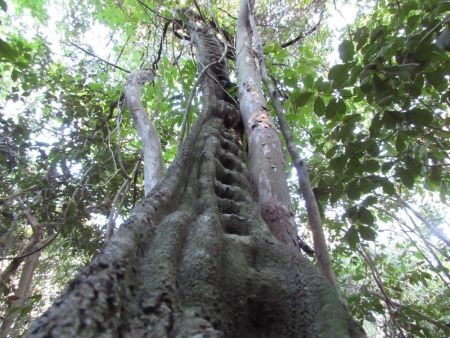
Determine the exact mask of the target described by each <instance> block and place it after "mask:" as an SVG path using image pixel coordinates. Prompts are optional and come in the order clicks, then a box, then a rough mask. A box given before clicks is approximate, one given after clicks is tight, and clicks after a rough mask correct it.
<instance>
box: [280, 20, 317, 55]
mask: <svg viewBox="0 0 450 338" xmlns="http://www.w3.org/2000/svg"><path fill="white" fill-rule="evenodd" d="M322 17H323V12H320V18H319V21H318V22H317V23H316V24H315V25H314V26H313V27H311V28H310V29H309V30H308V31H306V32H305V33H301V34H300V35H298V36H297V37H295V38H294V39H292V40H289V41H288V42H285V43H283V44H282V45H281V48H286V47H289V46H291V45H293V44H294V43H296V42H298V41H300V40H303V39H304V38H306V37H307V36H308V35H311V34H312V33H314V31H316V30H317V28H319V26H320V23H321V21H322Z"/></svg>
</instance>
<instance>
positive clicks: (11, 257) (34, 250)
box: [0, 232, 59, 261]
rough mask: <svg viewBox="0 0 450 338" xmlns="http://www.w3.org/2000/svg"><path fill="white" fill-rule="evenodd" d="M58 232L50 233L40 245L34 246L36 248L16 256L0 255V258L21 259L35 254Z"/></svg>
mask: <svg viewBox="0 0 450 338" xmlns="http://www.w3.org/2000/svg"><path fill="white" fill-rule="evenodd" d="M58 234H59V232H55V233H54V234H53V235H51V236H50V237H49V238H48V239H47V240H46V241H43V244H42V245H40V246H39V247H38V248H36V249H33V250H32V251H30V252H27V253H23V254H20V255H18V256H6V257H0V260H1V261H3V260H14V259H23V258H26V257H28V256H31V255H33V254H35V253H36V252H38V251H41V250H43V249H45V248H46V247H47V246H49V245H50V244H51V243H52V242H53V241H54V240H55V238H56V237H57V236H58ZM24 251H25V250H24Z"/></svg>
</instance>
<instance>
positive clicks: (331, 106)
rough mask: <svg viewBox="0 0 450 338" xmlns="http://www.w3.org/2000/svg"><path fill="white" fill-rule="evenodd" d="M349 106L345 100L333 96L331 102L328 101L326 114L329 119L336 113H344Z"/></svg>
mask: <svg viewBox="0 0 450 338" xmlns="http://www.w3.org/2000/svg"><path fill="white" fill-rule="evenodd" d="M346 109H347V106H346V105H345V102H344V101H341V100H339V101H337V100H336V99H335V98H332V99H331V100H330V102H328V105H327V108H326V111H325V116H326V118H327V119H331V118H333V117H334V116H335V115H336V114H339V115H340V114H344V113H345V110H346Z"/></svg>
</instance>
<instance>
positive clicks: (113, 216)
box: [105, 158, 141, 242]
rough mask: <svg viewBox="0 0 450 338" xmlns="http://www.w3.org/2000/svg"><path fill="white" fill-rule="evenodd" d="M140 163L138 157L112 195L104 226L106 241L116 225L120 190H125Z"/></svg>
mask: <svg viewBox="0 0 450 338" xmlns="http://www.w3.org/2000/svg"><path fill="white" fill-rule="evenodd" d="M140 164H141V159H140V158H139V159H138V160H137V161H136V165H135V166H134V168H133V171H132V172H131V175H127V178H126V179H125V180H124V181H123V183H122V185H121V186H120V188H119V190H117V192H116V195H115V196H114V199H113V202H112V205H111V212H110V213H109V217H108V225H107V228H106V240H105V241H106V242H109V240H110V239H111V237H112V236H113V235H114V227H115V225H116V218H117V212H118V211H117V202H118V201H119V198H120V196H121V195H122V192H123V191H125V190H126V189H127V187H128V185H129V184H130V181H131V179H132V177H133V176H134V175H135V173H136V171H137V170H138V168H139V165H140Z"/></svg>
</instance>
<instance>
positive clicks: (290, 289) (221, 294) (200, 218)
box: [26, 16, 356, 338]
mask: <svg viewBox="0 0 450 338" xmlns="http://www.w3.org/2000/svg"><path fill="white" fill-rule="evenodd" d="M188 17H190V19H191V20H194V21H195V20H196V19H195V17H193V16H188ZM193 23H195V22H191V24H189V27H190V30H191V39H192V40H193V41H195V43H196V46H197V53H198V57H199V63H200V64H202V65H203V66H205V65H208V64H210V63H211V62H214V60H216V61H217V60H219V58H220V57H221V55H222V51H223V50H222V49H221V43H220V42H219V41H218V40H217V38H216V37H215V36H214V34H213V33H212V32H211V30H210V29H209V28H208V27H207V26H206V25H204V24H202V23H201V22H199V21H197V23H195V24H193ZM207 74H208V76H205V77H204V78H203V79H202V89H203V99H204V102H205V104H203V106H202V107H203V111H202V114H201V116H200V118H199V119H198V121H197V122H196V123H195V125H194V127H193V129H192V131H191V133H190V135H189V136H188V138H187V139H186V141H185V143H184V144H183V146H182V149H181V150H180V152H179V154H178V155H177V158H176V159H175V161H174V163H173V164H172V165H171V166H170V168H169V169H168V172H167V174H166V175H165V176H164V177H163V179H162V180H161V182H160V183H158V184H157V185H156V186H155V188H154V189H153V190H152V191H151V192H150V194H148V195H147V196H146V197H145V198H144V199H143V201H142V202H141V203H140V204H139V205H138V206H137V207H136V208H135V209H134V211H133V213H132V215H131V217H130V219H129V220H128V221H127V222H125V223H124V224H123V225H122V226H121V227H120V229H119V231H118V232H117V233H116V235H115V236H114V237H113V238H112V239H111V241H110V242H109V243H108V244H107V246H106V247H105V249H104V251H103V252H101V253H100V254H99V255H98V256H97V257H95V259H94V260H93V262H92V263H91V264H90V265H89V266H88V267H86V268H85V269H84V270H83V271H81V273H80V274H79V275H78V276H77V277H76V278H75V279H74V280H73V281H72V282H71V283H70V285H69V286H68V288H67V289H66V290H65V292H64V293H63V294H62V295H61V297H60V298H59V299H58V300H57V301H56V302H55V303H54V304H53V306H52V307H51V308H50V309H49V310H48V311H47V312H46V313H45V314H44V315H43V316H42V317H41V318H39V319H37V320H36V321H35V322H34V324H33V325H32V327H31V328H30V330H29V331H28V333H27V335H26V336H27V337H158V338H159V337H274V338H275V337H277V338H278V337H356V335H355V334H353V333H352V331H351V324H350V316H349V315H348V313H347V312H346V311H345V309H344V308H343V307H342V305H341V304H340V302H339V299H338V296H337V294H336V292H335V290H334V289H333V288H332V287H331V286H330V284H329V282H328V281H327V280H326V279H325V278H324V277H323V275H322V274H321V273H319V272H318V271H317V270H316V269H315V267H314V266H313V265H312V264H311V263H310V262H309V261H308V260H307V259H305V258H304V257H302V256H301V254H300V251H299V250H298V249H297V248H295V247H294V246H293V245H290V244H289V245H288V244H285V243H282V242H281V241H279V240H277V239H276V238H275V237H274V235H273V234H272V233H271V231H270V229H269V228H268V227H267V224H266V223H265V222H264V221H263V220H262V219H261V217H260V215H259V209H258V203H257V199H255V197H254V195H253V194H252V189H251V184H250V182H249V180H248V177H249V172H248V170H247V166H246V164H245V162H244V158H243V151H242V138H241V135H240V127H239V110H238V109H237V107H236V106H235V105H234V104H233V103H232V102H229V101H227V99H226V98H227V94H226V93H225V92H224V91H223V88H222V83H221V82H222V81H225V80H224V76H226V77H228V75H227V73H226V68H225V67H224V66H223V63H222V62H217V64H216V65H215V66H214V67H211V68H210V69H209V70H208V72H207ZM231 101H232V100H231Z"/></svg>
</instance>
